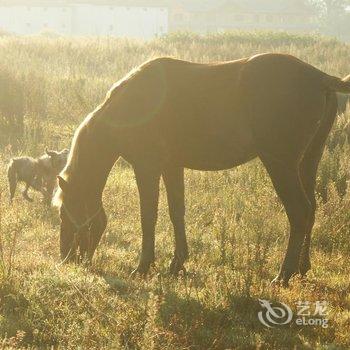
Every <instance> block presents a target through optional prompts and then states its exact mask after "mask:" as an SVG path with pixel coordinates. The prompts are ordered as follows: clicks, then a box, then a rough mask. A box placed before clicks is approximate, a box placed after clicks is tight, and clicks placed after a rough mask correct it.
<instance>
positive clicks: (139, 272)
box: [130, 264, 151, 278]
mask: <svg viewBox="0 0 350 350" xmlns="http://www.w3.org/2000/svg"><path fill="white" fill-rule="evenodd" d="M150 267H151V264H147V265H139V266H138V267H137V268H136V269H135V270H134V271H132V272H131V274H130V276H131V277H132V278H136V277H141V278H145V277H146V276H147V274H148V272H149V269H150Z"/></svg>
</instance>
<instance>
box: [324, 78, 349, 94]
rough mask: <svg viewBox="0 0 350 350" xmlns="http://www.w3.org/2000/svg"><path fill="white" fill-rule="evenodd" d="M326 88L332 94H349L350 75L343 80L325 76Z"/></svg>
mask: <svg viewBox="0 0 350 350" xmlns="http://www.w3.org/2000/svg"><path fill="white" fill-rule="evenodd" d="M326 86H327V87H328V88H329V89H330V90H332V91H334V92H341V93H343V94H350V75H348V76H347V77H345V78H344V79H341V78H337V77H333V76H330V75H326Z"/></svg>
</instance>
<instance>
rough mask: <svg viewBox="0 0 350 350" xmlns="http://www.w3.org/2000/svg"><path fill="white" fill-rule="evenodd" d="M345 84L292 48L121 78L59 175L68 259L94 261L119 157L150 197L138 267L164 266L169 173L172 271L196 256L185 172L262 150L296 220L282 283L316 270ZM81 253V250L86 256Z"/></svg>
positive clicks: (144, 203) (161, 63) (170, 62)
mask: <svg viewBox="0 0 350 350" xmlns="http://www.w3.org/2000/svg"><path fill="white" fill-rule="evenodd" d="M336 91H338V92H343V93H350V76H349V77H347V78H345V79H343V80H341V79H339V78H337V77H332V76H330V75H327V74H326V73H323V72H321V71H320V70H318V69H316V68H314V67H312V66H310V65H308V64H306V63H304V62H302V61H300V60H298V59H297V58H295V57H292V56H289V55H282V54H262V55H257V56H253V57H251V58H245V59H241V60H237V61H232V62H227V63H217V64H196V63H191V62H186V61H181V60H177V59H172V58H158V59H155V60H152V61H149V62H146V63H145V64H143V65H141V66H140V67H139V68H137V69H136V70H134V71H133V72H131V73H130V74H129V75H128V76H127V77H126V78H124V79H122V80H121V81H119V82H118V83H117V84H115V85H114V86H113V87H112V89H111V91H110V92H109V93H108V95H107V97H106V100H105V101H104V102H103V104H102V105H100V106H99V107H98V108H97V109H96V110H95V111H94V112H92V113H91V114H90V115H89V116H88V117H87V118H86V119H85V120H84V122H83V123H82V124H81V125H80V127H79V128H78V130H77V131H76V133H75V136H74V139H73V144H72V148H71V151H70V155H69V159H68V163H67V166H66V167H65V169H64V170H63V172H62V173H61V175H60V176H59V186H60V191H59V193H58V194H57V197H56V204H58V205H60V208H61V209H60V215H61V220H62V222H61V236H60V249H61V256H62V259H64V260H71V259H74V260H75V259H76V258H77V256H79V257H81V256H85V257H86V258H87V259H88V260H90V259H91V258H92V256H93V254H94V251H95V249H96V247H97V245H98V243H99V240H100V238H101V235H102V233H103V231H104V230H105V227H106V222H107V220H106V215H105V212H104V210H103V207H102V191H103V189H104V187H105V184H106V180H107V177H108V174H109V172H110V170H111V168H112V166H113V164H114V163H115V161H116V160H117V159H118V158H119V157H123V158H124V159H125V160H127V161H128V162H129V163H130V164H131V165H132V166H133V169H134V172H135V176H136V181H137V186H138V190H139V194H140V207H141V225H142V233H143V236H142V254H141V258H140V262H139V265H138V267H137V269H136V270H135V271H134V272H139V273H141V274H145V273H147V271H148V270H149V267H150V265H151V264H152V263H153V262H154V258H155V257H154V243H155V242H154V241H155V225H156V220H157V205H158V192H159V181H160V177H163V180H164V183H165V187H166V191H167V197H168V204H169V212H170V219H171V221H172V223H173V226H174V232H175V252H174V258H173V260H172V262H171V264H170V271H171V273H173V274H177V273H178V272H179V271H180V270H182V269H183V268H184V267H183V264H184V262H185V260H186V259H187V258H188V250H187V243H186V234H185V222H184V215H185V201H184V168H189V169H196V170H222V169H229V168H232V167H235V166H238V165H240V164H243V163H246V162H248V161H250V160H252V159H254V158H256V157H259V158H260V159H261V161H262V162H263V164H264V166H265V167H266V169H267V171H268V173H269V175H270V177H271V180H272V182H273V185H274V187H275V189H276V192H277V194H278V195H279V197H280V199H281V201H282V203H283V205H284V207H285V210H286V213H287V216H288V219H289V222H290V236H289V242H288V248H287V252H286V255H285V258H284V261H283V263H282V266H281V269H280V272H279V275H278V276H277V278H276V279H275V280H276V281H282V282H283V283H285V284H286V283H288V280H289V278H290V277H291V276H292V275H293V274H295V273H297V272H300V273H301V274H302V275H304V274H306V272H307V271H308V270H309V269H310V259H309V248H310V235H311V230H312V227H313V224H314V217H315V207H316V203H315V195H314V190H315V178H316V170H317V166H318V163H319V161H320V158H321V155H322V152H323V148H324V144H325V141H326V138H327V135H328V133H329V131H330V129H331V127H332V124H333V121H334V119H335V116H336V114H337V99H336V94H335V92H336ZM78 251H79V255H77V252H78Z"/></svg>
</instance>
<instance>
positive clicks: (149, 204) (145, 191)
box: [132, 166, 161, 275]
mask: <svg viewBox="0 0 350 350" xmlns="http://www.w3.org/2000/svg"><path fill="white" fill-rule="evenodd" d="M134 171H135V176H136V182H137V187H138V190H139V195H140V210H141V227H142V251H141V257H140V262H139V265H138V267H137V268H136V270H134V271H133V273H132V275H135V274H136V273H140V274H142V275H145V274H147V272H148V270H149V268H150V266H151V264H152V263H153V262H154V243H155V238H154V236H155V226H156V222H157V211H158V197H159V180H160V174H161V173H160V171H158V170H155V169H154V168H152V167H150V166H148V167H147V166H140V167H135V168H134Z"/></svg>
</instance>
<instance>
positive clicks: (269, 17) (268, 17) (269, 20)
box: [266, 15, 275, 23]
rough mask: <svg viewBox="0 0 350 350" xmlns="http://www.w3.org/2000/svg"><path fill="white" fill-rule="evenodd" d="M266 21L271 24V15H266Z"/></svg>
mask: <svg viewBox="0 0 350 350" xmlns="http://www.w3.org/2000/svg"><path fill="white" fill-rule="evenodd" d="M266 19H267V22H269V23H272V22H273V21H274V19H275V18H274V17H273V15H267V16H266Z"/></svg>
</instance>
